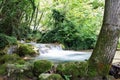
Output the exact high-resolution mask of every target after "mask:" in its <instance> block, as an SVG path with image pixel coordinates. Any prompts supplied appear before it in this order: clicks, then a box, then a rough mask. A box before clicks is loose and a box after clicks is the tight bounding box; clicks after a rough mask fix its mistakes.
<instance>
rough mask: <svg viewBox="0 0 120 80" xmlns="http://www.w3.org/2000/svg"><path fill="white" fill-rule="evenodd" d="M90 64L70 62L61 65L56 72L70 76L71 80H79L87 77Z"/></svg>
mask: <svg viewBox="0 0 120 80" xmlns="http://www.w3.org/2000/svg"><path fill="white" fill-rule="evenodd" d="M87 70H88V64H87V62H69V63H65V64H59V65H58V66H57V68H56V72H57V73H59V74H61V75H63V76H64V75H69V76H70V79H77V78H78V77H85V76H87Z"/></svg>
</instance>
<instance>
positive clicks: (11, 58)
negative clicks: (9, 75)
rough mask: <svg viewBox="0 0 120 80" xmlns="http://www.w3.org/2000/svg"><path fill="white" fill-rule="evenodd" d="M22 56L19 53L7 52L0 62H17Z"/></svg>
mask: <svg viewBox="0 0 120 80" xmlns="http://www.w3.org/2000/svg"><path fill="white" fill-rule="evenodd" d="M20 59H21V58H20V57H19V56H18V55H17V54H6V55H3V56H2V57H1V58H0V64H4V63H15V62H17V61H18V60H20Z"/></svg>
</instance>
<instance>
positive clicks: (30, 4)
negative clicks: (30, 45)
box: [0, 0, 37, 39]
mask: <svg viewBox="0 0 120 80" xmlns="http://www.w3.org/2000/svg"><path fill="white" fill-rule="evenodd" d="M35 2H36V0H22V1H20V0H2V1H1V2H0V6H1V7H0V16H1V20H0V21H1V22H0V27H1V29H0V33H4V34H7V35H13V36H15V37H17V39H21V38H25V37H26V34H27V33H29V32H30V25H31V23H32V21H33V17H34V14H35V11H36V7H37V6H36V4H35Z"/></svg>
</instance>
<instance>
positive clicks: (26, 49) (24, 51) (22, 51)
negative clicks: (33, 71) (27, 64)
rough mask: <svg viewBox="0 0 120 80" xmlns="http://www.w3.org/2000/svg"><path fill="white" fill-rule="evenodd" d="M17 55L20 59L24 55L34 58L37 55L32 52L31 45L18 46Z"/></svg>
mask: <svg viewBox="0 0 120 80" xmlns="http://www.w3.org/2000/svg"><path fill="white" fill-rule="evenodd" d="M17 53H18V55H19V56H21V57H24V56H26V55H29V56H35V55H36V54H37V53H36V52H35V51H34V50H33V46H32V45H28V44H19V47H18V49H17Z"/></svg>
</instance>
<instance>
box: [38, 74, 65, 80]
mask: <svg viewBox="0 0 120 80" xmlns="http://www.w3.org/2000/svg"><path fill="white" fill-rule="evenodd" d="M39 80H64V79H63V78H62V77H61V75H60V74H41V75H40V76H39Z"/></svg>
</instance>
